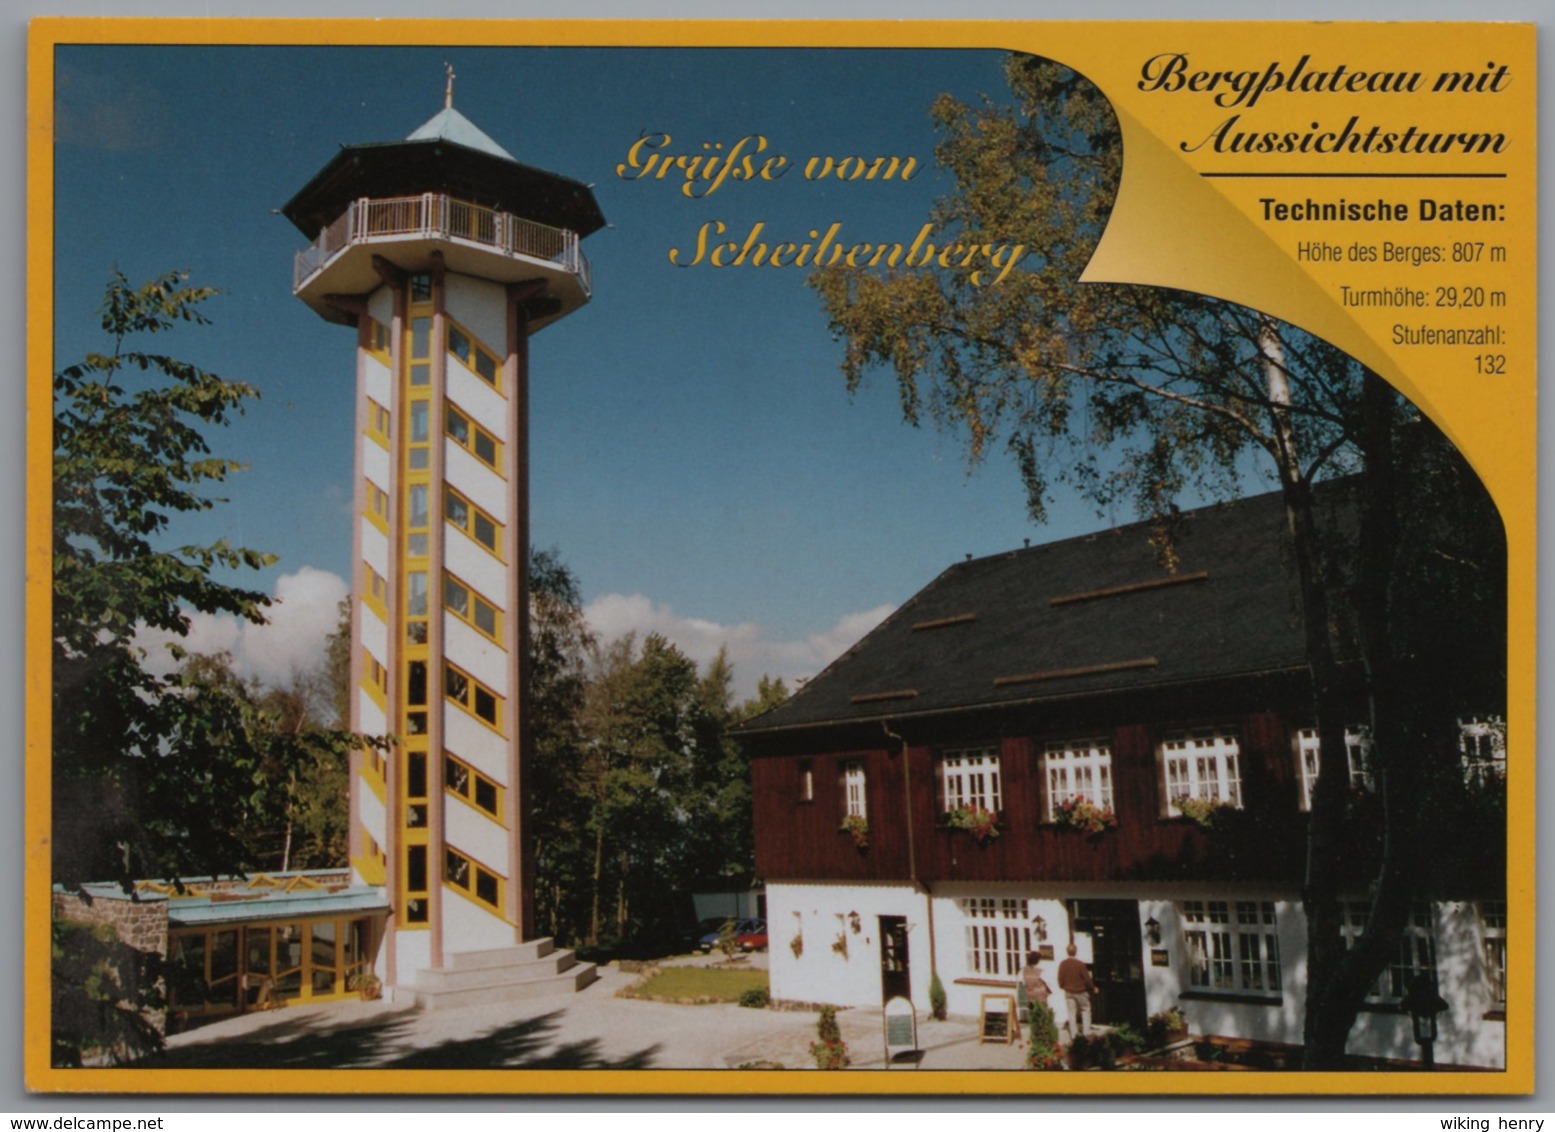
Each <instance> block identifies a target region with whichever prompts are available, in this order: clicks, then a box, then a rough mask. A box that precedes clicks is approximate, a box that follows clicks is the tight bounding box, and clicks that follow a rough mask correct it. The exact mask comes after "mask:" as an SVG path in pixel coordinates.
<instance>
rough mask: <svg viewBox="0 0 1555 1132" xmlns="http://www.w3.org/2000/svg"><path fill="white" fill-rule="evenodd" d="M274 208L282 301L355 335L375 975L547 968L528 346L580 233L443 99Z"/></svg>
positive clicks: (438, 979) (581, 285)
mask: <svg viewBox="0 0 1555 1132" xmlns="http://www.w3.org/2000/svg"><path fill="white" fill-rule="evenodd" d="M283 211H284V212H285V214H286V215H287V216H288V218H289V219H291V220H292V221H293V223H295V224H296V225H297V226H298V227H299V228H300V229H301V230H302V231H303V232H304V233H305V234H307V235H309V236H310V237H312V238H313V243H312V244H310V245H309V246H308V247H307V248H305V249H304V250H303V251H302V252H300V253H298V256H297V263H296V273H295V278H294V290H295V293H296V294H297V296H298V297H299V298H301V299H302V300H303V301H304V302H306V303H308V304H309V306H310V307H312V308H313V309H314V310H315V311H317V312H318V313H319V314H320V315H321V316H322V317H324V318H326V319H328V320H330V321H333V322H338V323H342V324H347V325H353V326H354V327H355V328H356V332H357V344H356V428H355V449H356V495H355V504H356V505H355V511H354V524H355V532H354V543H353V545H354V550H355V553H354V568H353V577H352V595H353V596H352V600H353V609H352V644H353V651H352V661H351V681H352V701H351V718H350V726H351V727H352V729H353V730H356V731H359V732H361V733H363V734H365V735H369V736H378V737H382V739H383V742H384V745H383V746H382V747H381V748H368V749H365V750H363V751H361V752H359V753H358V755H356V756H355V757H354V758H353V761H352V767H351V781H350V804H351V850H350V853H351V869H352V872H353V875H354V878H355V879H358V880H360V881H362V882H365V883H368V884H373V885H382V886H383V887H384V889H385V892H386V894H387V896H388V901H389V904H390V906H391V909H392V911H391V913H390V916H389V918H388V921H387V926H386V928H385V931H384V933H383V939H382V940H381V941H375V942H377V944H378V946H377V949H376V959H375V969H376V972H377V973H378V975H379V977H380V978H381V979H382V981H383V982H384V984H386V985H387V986H389V987H390V988H393V991H394V994H395V996H396V997H411V996H414V997H418V998H421V999H422V1000H423V1001H425V1002H427V1003H428V1004H430V1003H431V1001H432V999H434V998H435V997H436V992H437V991H438V990H439V989H443V990H453V989H457V988H459V987H463V988H465V989H466V990H470V989H477V984H478V983H480V982H481V981H482V978H481V977H480V976H475V975H466V976H464V977H463V978H462V981H461V979H460V978H458V977H456V972H457V971H458V970H459V969H461V968H462V967H463V968H466V969H469V970H485V971H487V975H486V976H485V978H486V981H487V982H490V981H492V980H494V979H498V976H496V975H494V974H492V973H491V972H492V971H495V970H496V969H497V968H499V967H502V966H504V965H511V964H513V963H522V962H523V961H526V960H533V961H535V962H538V963H541V965H542V966H543V967H546V968H551V967H555V968H557V969H558V971H560V970H566V969H568V968H571V967H572V964H571V958H570V956H559V955H555V954H552V953H551V949H550V946H549V941H538V942H537V941H535V940H534V934H535V933H534V908H533V862H532V860H531V858H530V854H529V852H528V831H527V829H526V824H525V823H526V820H527V815H528V813H529V810H530V806H531V800H530V799H529V797H528V791H527V783H526V770H527V761H528V742H527V730H528V722H529V721H528V718H527V714H526V700H527V697H526V684H525V680H526V674H525V665H524V662H523V660H524V655H525V641H524V634H525V633H526V632H527V631H528V617H527V610H528V577H527V565H528V551H529V522H528V452H527V448H528V443H527V438H528V382H529V358H528V342H529V338H530V336H531V335H532V334H534V333H535V332H536V331H538V330H539V329H541V328H542V327H544V326H545V325H547V324H549V323H550V322H553V321H555V320H556V319H558V318H561V317H564V316H565V315H567V314H569V313H571V312H572V311H574V310H576V309H577V308H578V307H581V306H582V305H583V304H584V303H586V302H587V301H588V299H589V296H590V292H591V284H590V277H589V267H588V262H587V260H586V259H585V258H584V256H583V254H582V252H581V250H580V248H579V241H580V240H581V238H582V237H583V236H584V235H587V234H588V233H590V232H592V231H594V230H596V229H597V228H599V227H601V226H602V225H603V223H604V221H603V217H601V216H600V214H599V210H598V206H597V205H596V204H595V202H594V198H593V195H592V193H591V192H590V191H589V189H588V187H587V186H585V185H582V184H581V183H579V182H576V181H573V180H571V179H568V178H563V177H559V176H556V175H555V174H550V173H546V172H543V171H541V170H537V169H533V168H531V167H528V166H525V165H522V164H520V163H519V162H517V161H516V160H514V158H513V157H512V156H511V155H509V154H508V153H507V152H506V151H505V150H503V149H502V148H501V147H500V146H498V145H497V144H496V143H495V142H494V141H492V140H491V139H490V138H489V137H487V136H486V135H485V134H484V133H482V132H481V131H480V130H478V129H476V127H475V126H473V125H472V124H471V123H470V122H469V121H468V120H467V119H466V118H464V117H463V115H461V114H459V112H458V111H456V110H454V109H453V108H452V105H451V99H450V105H447V106H445V108H444V109H443V110H442V111H441V112H440V113H439V114H438V115H436V116H435V117H434V118H433V119H432V120H431V121H429V122H427V123H426V124H425V125H424V126H422V127H421V128H420V129H418V130H417V131H416V132H415V133H413V134H411V135H410V137H409V138H407V139H406V140H405V141H403V142H392V143H383V144H376V145H364V146H353V147H347V148H345V149H343V150H342V151H341V152H340V154H338V155H337V156H336V158H335V159H334V160H333V161H331V162H330V163H329V164H328V165H327V166H325V168H324V169H323V170H322V171H321V172H320V173H319V174H318V175H317V176H315V177H314V179H313V180H312V181H311V182H309V184H308V185H307V186H306V187H304V188H303V189H302V190H301V191H300V192H299V193H298V194H297V196H296V197H294V198H293V199H292V201H291V202H289V203H288V205H287V206H286V208H285V209H284V210H283ZM526 949H527V950H526ZM461 957H462V958H461ZM582 973H583V972H582V970H581V969H574V970H573V972H572V973H571V974H569V975H566V976H565V977H567V978H571V979H574V980H576V979H577V978H578V976H579V975H580V974H582ZM529 974H531V975H534V974H537V972H534V971H531V972H529ZM591 974H592V972H591V971H590V972H589V975H590V976H591ZM498 981H500V980H498Z"/></svg>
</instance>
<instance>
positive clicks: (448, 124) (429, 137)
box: [405, 106, 514, 161]
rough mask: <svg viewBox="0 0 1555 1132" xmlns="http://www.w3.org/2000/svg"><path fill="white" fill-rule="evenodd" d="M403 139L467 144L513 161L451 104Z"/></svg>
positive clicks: (505, 151)
mask: <svg viewBox="0 0 1555 1132" xmlns="http://www.w3.org/2000/svg"><path fill="white" fill-rule="evenodd" d="M405 140H406V141H450V142H454V143H456V144H458V145H462V146H468V147H469V148H470V149H478V150H481V151H483V152H485V153H489V154H491V155H492V156H493V157H501V158H504V159H505V160H507V161H514V157H513V155H512V154H511V153H509V152H508V151H507V150H505V149H503V148H502V147H501V146H500V145H498V144H497V143H496V142H494V141H492V140H491V138H490V136H488V135H487V133H486V132H485V131H484V130H482V129H481V128H480V127H479V126H477V125H476V124H475V123H474V122H472V121H470V120H469V119H468V118H466V117H465V116H464V115H463V114H461V113H459V111H457V110H455V109H454V108H453V107H452V106H445V107H443V109H441V110H439V111H438V112H437V113H436V114H434V115H433V116H432V117H431V118H428V119H427V120H426V121H425V122H424V123H422V124H421V125H420V126H419V127H418V128H417V129H415V130H414V131H412V132H411V135H410V136H409V137H408V138H406V139H405Z"/></svg>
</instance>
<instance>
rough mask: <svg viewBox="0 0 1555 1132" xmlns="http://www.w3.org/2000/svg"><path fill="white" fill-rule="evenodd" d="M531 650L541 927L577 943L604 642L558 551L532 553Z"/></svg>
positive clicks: (583, 909)
mask: <svg viewBox="0 0 1555 1132" xmlns="http://www.w3.org/2000/svg"><path fill="white" fill-rule="evenodd" d="M525 644H526V646H527V649H528V657H527V659H528V664H529V718H530V727H529V734H530V742H531V750H532V752H533V760H532V765H531V769H530V784H531V790H532V798H533V805H532V807H531V813H530V823H531V828H532V830H533V839H532V841H531V843H530V851H531V853H532V855H533V858H534V861H535V874H536V875H535V890H534V891H535V918H536V924H537V927H538V930H539V931H541V932H542V933H544V934H546V935H551V936H555V937H557V938H559V939H561V940H564V941H576V940H580V939H582V938H583V926H584V925H586V924H587V922H588V912H589V907H590V903H591V901H590V887H589V885H590V879H589V878H590V875H591V872H592V867H591V862H592V857H593V854H592V852H591V851H590V846H591V844H592V838H591V837H590V835H589V833H588V829H587V826H588V818H589V797H588V794H587V792H586V790H585V789H584V783H583V775H584V764H585V746H584V738H583V730H582V717H583V709H584V702H585V696H586V694H587V690H588V665H589V663H590V658H591V657H592V656H593V655H594V652H595V648H596V643H595V639H594V634H593V632H592V631H591V630H590V629H589V626H588V622H587V621H586V620H585V619H584V616H583V598H582V593H581V591H580V589H579V587H578V581H577V578H576V577H574V576H573V574H572V572H571V570H569V569H568V568H567V566H566V565H565V563H563V561H562V559H561V556H560V554H559V553H558V552H557V551H556V550H554V549H552V550H537V551H533V552H532V553H531V554H530V558H529V632H528V634H527V635H526V640H525Z"/></svg>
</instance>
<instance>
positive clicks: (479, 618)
mask: <svg viewBox="0 0 1555 1132" xmlns="http://www.w3.org/2000/svg"><path fill="white" fill-rule="evenodd" d="M443 608H445V609H446V610H448V612H450V613H452V614H453V615H454V616H455V617H457V618H459V620H461V621H464V622H466V623H468V624H470V625H473V626H474V627H475V628H476V629H478V630H479V631H480V632H482V633H484V634H485V635H486V636H488V637H490V638H491V639H492V640H494V641H496V642H497V643H498V644H499V645H500V644H501V643H502V615H501V614H500V613H499V612H498V611H497V607H496V606H494V605H492V604H491V602H489V601H487V600H486V599H485V598H483V597H481V595H480V594H478V593H476V592H475V591H474V590H472V589H471V588H470V587H469V586H467V585H465V584H464V583H463V582H461V581H460V580H459V579H458V578H455V577H452V576H448V577H445V578H444V579H443Z"/></svg>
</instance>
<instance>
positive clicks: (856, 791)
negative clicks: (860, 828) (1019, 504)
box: [842, 762, 869, 818]
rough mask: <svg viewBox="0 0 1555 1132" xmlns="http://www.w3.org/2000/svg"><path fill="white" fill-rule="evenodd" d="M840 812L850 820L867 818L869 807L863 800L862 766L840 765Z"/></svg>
mask: <svg viewBox="0 0 1555 1132" xmlns="http://www.w3.org/2000/svg"><path fill="white" fill-rule="evenodd" d="M842 812H843V814H844V815H845V816H846V817H850V818H867V817H869V807H868V805H867V803H866V802H865V800H864V764H863V763H861V762H847V763H843V764H842Z"/></svg>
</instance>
